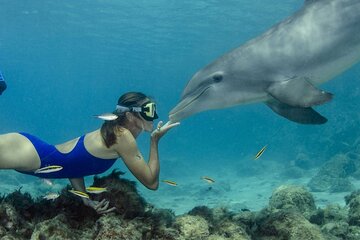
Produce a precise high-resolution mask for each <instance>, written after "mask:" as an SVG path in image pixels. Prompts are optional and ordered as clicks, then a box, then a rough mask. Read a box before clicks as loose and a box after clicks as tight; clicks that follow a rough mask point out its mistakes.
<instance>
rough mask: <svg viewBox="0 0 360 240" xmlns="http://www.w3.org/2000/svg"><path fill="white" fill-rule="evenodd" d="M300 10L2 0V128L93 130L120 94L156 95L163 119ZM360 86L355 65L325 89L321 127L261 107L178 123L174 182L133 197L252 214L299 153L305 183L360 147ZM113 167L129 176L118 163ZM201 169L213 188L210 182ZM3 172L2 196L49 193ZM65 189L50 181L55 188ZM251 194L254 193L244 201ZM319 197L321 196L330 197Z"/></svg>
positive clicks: (242, 1)
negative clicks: (216, 64)
mask: <svg viewBox="0 0 360 240" xmlns="http://www.w3.org/2000/svg"><path fill="white" fill-rule="evenodd" d="M302 5H303V1H302V0H281V1H275V2H274V1H271V0H261V1H260V0H226V1H220V0H206V1H204V0H195V1H194V0H191V1H190V0H183V1H173V0H166V1H165V0H154V1H146V0H136V1H129V0H122V1H114V0H78V1H72V0H62V1H53V0H32V1H21V0H15V1H14V0H0V69H1V71H2V73H3V75H4V77H5V80H6V82H7V85H8V89H7V90H6V91H5V92H4V93H3V95H2V96H1V97H0V109H1V113H0V116H1V117H0V126H1V129H0V133H1V134H2V133H7V132H20V131H21V132H29V133H32V134H34V135H36V136H38V137H40V138H41V139H43V140H45V141H47V142H49V143H53V144H58V143H61V142H65V141H67V140H70V139H73V138H75V137H77V136H80V135H83V134H84V133H86V132H90V131H92V130H95V129H97V128H99V127H100V126H101V124H102V122H101V121H100V120H98V119H96V118H94V117H93V115H94V114H100V113H103V112H109V111H112V110H113V109H114V108H115V105H116V103H117V99H118V97H119V96H120V95H122V94H123V93H125V92H127V91H141V92H144V93H145V94H148V95H150V96H152V97H154V99H155V100H156V102H157V105H158V112H159V116H160V119H161V120H163V121H167V119H168V112H169V111H170V110H171V109H172V107H174V106H175V105H176V103H177V101H178V100H179V98H180V95H181V93H182V90H183V89H184V87H185V85H186V83H187V81H188V80H189V79H190V78H191V76H192V75H193V74H194V73H195V72H196V71H197V70H199V69H200V68H202V67H204V66H205V65H206V64H208V63H210V62H212V61H213V60H214V59H216V58H217V57H219V56H221V55H223V54H224V53H226V52H228V51H230V50H232V49H234V48H236V47H238V46H240V45H241V44H243V43H245V42H246V41H247V40H249V39H252V38H254V37H256V36H258V35H260V34H261V33H263V32H264V31H265V30H267V29H268V28H270V27H271V26H273V25H274V24H276V23H277V22H279V21H281V20H283V19H284V18H285V17H287V16H289V15H291V14H292V13H294V12H295V11H296V10H298V9H299V8H300V7H301V6H302ZM359 81H360V65H359V64H357V65H355V66H353V67H352V68H351V69H349V70H348V71H346V72H344V73H343V74H341V75H339V76H337V77H336V78H335V79H333V80H331V81H329V82H327V83H326V84H323V85H322V86H321V89H324V90H326V91H328V92H331V93H334V95H335V97H334V99H333V100H332V101H331V102H329V103H327V104H324V105H322V106H319V107H316V110H317V111H319V112H320V113H321V114H322V115H324V116H325V117H327V118H328V122H327V123H326V124H324V125H320V126H319V125H317V126H310V125H299V124H296V123H293V122H290V121H288V120H286V119H284V118H281V117H279V116H278V115H276V114H274V113H273V112H272V111H271V110H270V109H269V108H267V107H266V106H265V105H264V104H251V105H242V106H236V107H233V108H227V109H221V110H214V111H208V112H204V113H200V114H197V115H194V116H191V117H189V118H187V119H185V120H184V121H182V123H181V125H180V126H179V127H177V128H175V129H173V130H172V131H171V132H169V133H168V134H167V135H166V136H165V137H164V138H163V139H162V140H161V142H160V145H159V151H160V162H161V173H160V178H161V179H167V180H172V181H176V182H177V183H178V186H177V187H172V186H169V185H166V184H164V183H161V185H160V188H159V190H158V191H155V192H153V191H150V190H147V189H145V188H144V187H142V186H141V185H140V184H138V186H139V190H140V192H141V194H142V195H143V196H144V197H145V199H147V201H149V202H150V203H152V204H154V205H155V206H158V207H160V206H159V205H161V207H163V208H170V209H173V210H174V211H175V212H176V213H177V214H182V213H184V212H186V211H189V210H190V209H191V208H192V207H195V206H196V205H209V206H218V205H224V206H228V207H230V208H247V209H251V210H259V209H260V208H262V207H263V206H265V204H266V203H267V200H268V198H269V197H270V194H271V191H272V190H273V189H274V188H276V187H277V186H279V185H281V184H286V183H288V182H292V181H294V180H293V177H294V176H293V174H291V173H290V174H283V173H284V172H283V171H284V169H288V168H289V167H292V166H294V165H296V164H297V163H296V160H298V159H299V158H301V159H307V161H303V165H301V164H298V165H296V166H297V167H299V168H301V170H302V171H303V172H302V175H301V176H300V177H298V179H301V178H302V177H304V178H305V179H307V180H309V179H310V178H311V177H312V176H314V175H316V173H317V169H318V168H320V167H321V166H322V165H323V164H324V163H326V162H327V161H328V160H329V159H331V158H332V157H334V156H336V155H337V154H341V153H344V154H346V153H348V152H349V151H352V150H353V148H354V147H356V146H358V145H359V141H360V140H359V133H360V127H359V122H360V105H359V102H360V87H359ZM356 144H358V145H356ZM265 145H267V149H266V151H265V152H264V154H263V155H262V156H261V158H260V159H259V160H257V161H254V160H253V158H254V155H255V154H256V153H257V152H258V151H259V150H260V149H261V148H262V147H263V146H265ZM139 147H140V149H141V151H142V152H143V154H144V155H145V156H146V159H147V156H148V150H149V135H148V134H143V135H141V136H140V137H139ZM358 148H359V147H358ZM114 168H118V169H120V170H121V171H124V172H126V173H125V175H124V177H125V178H129V179H132V180H134V178H133V176H132V175H131V173H130V172H129V171H128V170H127V168H126V167H125V166H124V165H123V164H122V163H121V161H118V163H116V165H115V166H114ZM111 170H112V169H111ZM111 170H110V171H111ZM201 176H210V177H212V178H214V179H215V184H213V185H212V186H211V187H209V184H208V183H206V182H205V181H203V180H202V179H201ZM0 177H1V178H0V179H1V181H0V193H2V194H5V193H9V192H12V191H14V190H16V189H19V188H20V187H22V189H23V190H26V191H28V192H30V193H31V194H33V195H34V196H41V195H44V194H46V192H48V191H50V189H49V186H46V185H42V184H39V180H38V179H37V178H35V177H30V176H24V175H21V174H19V173H17V172H15V171H5V170H2V171H0ZM91 180H92V177H89V178H87V181H91ZM272 180H274V181H273V183H272ZM350 180H351V179H350ZM353 180H354V181H353V183H352V184H353V188H354V189H357V188H358V185H357V181H356V180H355V179H353ZM254 181H257V182H259V184H258V185H255V186H254V185H252V184H253V183H254ZM301 181H303V180H301ZM66 184H67V180H64V181H56V185H55V188H57V189H58V190H60V189H61V188H62V187H64V185H66ZM303 185H304V186H306V185H307V183H306V182H304V184H303ZM240 186H244V187H246V186H247V187H248V188H246V189H245V190H244V189H243V190H241V189H239V187H240ZM257 187H258V188H257ZM264 188H265V189H266V191H268V192H266V191H265V192H264V190H260V189H264ZM354 189H353V190H354ZM52 191H53V190H52ZM212 192H213V193H212ZM260 192H261V194H260ZM340 192H341V191H340ZM349 192H350V191H345V193H349ZM263 193H269V194H268V195H266V194H263ZM207 194H209V195H207ZM249 194H252V195H250V196H257V197H256V198H250V199H247V201H242V199H244V198H245V196H248V195H249ZM324 194H325V195H324V196H323V200H324V199H329V197H331V196H332V195H333V193H328V192H325V193H324ZM235 197H236V198H237V199H234V198H235ZM342 197H343V196H341V198H340V200H341V201H340V203H343V204H345V202H344V201H343V198H342ZM209 199H210V200H209ZM324 201H325V200H324ZM329 202H331V201H329ZM329 202H325V203H329Z"/></svg>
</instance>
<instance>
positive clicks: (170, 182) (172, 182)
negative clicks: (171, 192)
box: [162, 180, 177, 187]
mask: <svg viewBox="0 0 360 240" xmlns="http://www.w3.org/2000/svg"><path fill="white" fill-rule="evenodd" d="M162 182H163V183H166V184H168V185H170V186H174V187H176V186H177V183H176V182H174V181H170V180H162Z"/></svg>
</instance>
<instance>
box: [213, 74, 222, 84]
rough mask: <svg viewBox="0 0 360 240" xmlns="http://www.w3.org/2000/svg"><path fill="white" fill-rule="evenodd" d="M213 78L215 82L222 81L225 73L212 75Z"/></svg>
mask: <svg viewBox="0 0 360 240" xmlns="http://www.w3.org/2000/svg"><path fill="white" fill-rule="evenodd" d="M212 79H213V80H214V82H216V83H218V82H221V81H222V80H223V75H222V74H220V73H217V74H214V76H213V77H212Z"/></svg>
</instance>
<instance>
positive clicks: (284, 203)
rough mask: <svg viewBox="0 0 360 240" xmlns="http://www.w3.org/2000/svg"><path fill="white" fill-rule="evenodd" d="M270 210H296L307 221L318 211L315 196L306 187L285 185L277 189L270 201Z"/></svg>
mask: <svg viewBox="0 0 360 240" xmlns="http://www.w3.org/2000/svg"><path fill="white" fill-rule="evenodd" d="M269 209H270V210H271V211H274V210H294V211H297V212H300V213H302V214H303V215H304V216H305V217H306V218H307V219H308V218H310V216H311V215H312V213H313V212H314V211H315V210H316V206H315V201H314V198H313V196H312V195H311V193H310V192H309V191H307V190H306V189H305V188H304V187H299V186H293V185H283V186H280V187H278V188H277V189H275V191H274V192H273V194H272V196H271V197H270V201H269Z"/></svg>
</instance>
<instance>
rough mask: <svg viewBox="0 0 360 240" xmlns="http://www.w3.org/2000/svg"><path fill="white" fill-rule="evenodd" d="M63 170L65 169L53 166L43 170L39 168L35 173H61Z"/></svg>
mask: <svg viewBox="0 0 360 240" xmlns="http://www.w3.org/2000/svg"><path fill="white" fill-rule="evenodd" d="M62 169H63V167H62V166H58V165H52V166H46V167H43V168H39V169H37V170H36V171H35V172H34V173H52V172H58V171H61V170H62Z"/></svg>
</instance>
